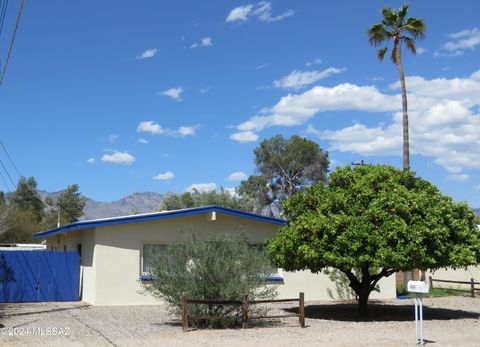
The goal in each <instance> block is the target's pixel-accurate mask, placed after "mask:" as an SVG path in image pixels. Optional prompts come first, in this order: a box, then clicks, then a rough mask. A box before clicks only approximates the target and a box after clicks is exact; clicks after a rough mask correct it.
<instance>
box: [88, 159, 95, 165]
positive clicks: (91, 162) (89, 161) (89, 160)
mask: <svg viewBox="0 0 480 347" xmlns="http://www.w3.org/2000/svg"><path fill="white" fill-rule="evenodd" d="M95 162H96V160H95V158H88V159H87V163H89V164H94V163H95Z"/></svg>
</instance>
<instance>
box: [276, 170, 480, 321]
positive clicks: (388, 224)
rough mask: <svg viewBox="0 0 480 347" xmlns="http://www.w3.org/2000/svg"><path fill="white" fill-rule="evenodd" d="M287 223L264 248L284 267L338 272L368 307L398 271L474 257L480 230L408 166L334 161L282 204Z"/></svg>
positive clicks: (479, 249)
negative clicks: (322, 180)
mask: <svg viewBox="0 0 480 347" xmlns="http://www.w3.org/2000/svg"><path fill="white" fill-rule="evenodd" d="M284 216H285V217H286V218H287V220H288V224H287V225H286V226H285V227H283V228H282V229H281V231H280V233H279V234H278V236H277V237H275V238H274V239H272V240H271V241H270V242H269V243H268V245H267V250H268V253H269V255H270V257H271V259H272V261H273V262H274V263H275V264H278V265H279V266H280V267H282V268H284V269H286V270H288V271H295V270H304V269H309V270H311V271H313V272H319V271H321V270H323V269H326V268H336V269H338V270H340V271H341V272H342V273H344V274H345V275H346V276H347V278H348V280H349V285H350V287H351V288H352V290H353V291H354V292H355V293H356V295H357V296H358V298H359V301H358V302H359V313H360V315H361V316H365V315H366V314H367V303H368V298H369V296H370V293H371V291H372V290H374V288H375V287H376V285H377V283H378V281H379V280H380V279H381V278H383V277H388V276H390V275H392V274H393V273H395V272H397V271H405V270H410V269H412V268H418V269H438V268H441V267H447V266H451V267H465V266H468V265H474V264H477V263H479V262H480V230H479V229H478V228H477V227H476V226H475V223H474V219H475V214H474V212H473V211H472V210H471V209H470V208H469V207H468V205H467V204H466V203H456V202H454V201H453V200H452V199H451V198H450V197H447V196H445V195H443V194H442V193H441V192H440V191H439V190H438V188H437V187H435V186H434V185H432V184H431V183H429V182H427V181H425V180H423V179H421V178H419V177H416V176H415V174H414V173H412V172H411V171H410V170H398V169H395V168H393V167H391V166H373V165H363V166H358V167H356V168H351V167H344V168H337V170H336V171H335V172H333V173H332V174H331V175H330V177H329V180H328V184H327V185H326V186H325V185H323V184H317V185H315V186H313V187H311V188H309V189H308V190H306V191H305V192H302V193H298V194H296V195H294V196H293V197H292V198H290V199H289V200H287V201H286V202H285V203H284Z"/></svg>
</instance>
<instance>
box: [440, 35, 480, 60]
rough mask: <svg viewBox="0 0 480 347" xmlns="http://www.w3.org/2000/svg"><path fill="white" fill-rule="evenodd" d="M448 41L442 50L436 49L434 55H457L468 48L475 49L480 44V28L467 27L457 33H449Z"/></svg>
mask: <svg viewBox="0 0 480 347" xmlns="http://www.w3.org/2000/svg"><path fill="white" fill-rule="evenodd" d="M447 37H448V38H449V39H450V41H447V42H446V43H444V44H443V45H442V48H441V50H440V51H435V52H434V54H433V56H434V57H455V56H460V55H463V54H464V52H465V51H466V50H474V49H475V48H476V47H477V46H478V45H480V29H479V28H472V29H465V30H462V31H459V32H456V33H451V34H448V35H447Z"/></svg>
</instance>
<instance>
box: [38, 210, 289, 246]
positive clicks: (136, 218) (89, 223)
mask: <svg viewBox="0 0 480 347" xmlns="http://www.w3.org/2000/svg"><path fill="white" fill-rule="evenodd" d="M207 212H220V213H223V214H227V215H231V216H236V217H242V218H247V219H251V220H256V221H260V222H265V223H271V224H276V225H284V224H285V223H286V222H287V221H286V220H285V219H281V218H274V217H266V216H262V215H259V214H255V213H250V212H245V211H240V210H234V209H231V208H226V207H221V206H215V205H213V206H202V207H194V208H185V209H182V210H173V211H162V212H153V213H144V214H135V215H130V216H119V217H111V218H101V219H92V220H85V221H79V222H76V223H72V224H67V225H63V226H61V227H59V228H55V229H51V230H46V231H42V232H38V233H36V234H33V238H35V239H40V238H43V237H48V236H53V235H58V234H64V233H67V232H71V231H75V230H82V229H88V228H95V227H101V226H107V225H115V224H129V223H140V222H148V221H155V220H160V219H168V218H178V217H185V216H191V215H196V214H201V213H207Z"/></svg>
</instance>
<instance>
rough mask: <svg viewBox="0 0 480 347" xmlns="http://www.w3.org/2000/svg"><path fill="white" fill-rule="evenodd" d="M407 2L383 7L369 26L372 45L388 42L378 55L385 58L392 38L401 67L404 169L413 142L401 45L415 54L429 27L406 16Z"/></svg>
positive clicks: (381, 58) (393, 51)
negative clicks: (396, 6) (418, 42)
mask: <svg viewBox="0 0 480 347" xmlns="http://www.w3.org/2000/svg"><path fill="white" fill-rule="evenodd" d="M408 6H409V5H407V4H405V5H403V6H402V7H401V8H399V9H392V8H389V7H384V8H383V9H382V16H383V19H382V21H381V22H380V23H377V24H374V25H372V26H371V27H370V28H369V29H368V42H369V43H370V44H371V45H372V46H380V45H383V44H385V47H384V48H380V49H379V50H378V52H377V57H378V59H379V60H380V61H382V60H383V58H384V57H385V53H387V49H388V47H387V46H388V43H389V42H390V41H392V42H393V48H392V55H391V59H392V62H393V63H394V64H395V65H396V66H397V68H398V73H399V74H400V83H401V87H402V109H403V118H402V123H403V168H404V169H405V170H408V169H410V142H409V135H408V112H407V88H406V85H405V72H404V71H403V65H402V45H403V44H405V46H406V47H407V49H408V50H410V52H412V54H416V53H417V50H416V48H415V40H421V39H423V38H424V37H425V31H426V26H425V23H424V22H423V19H420V18H411V17H410V18H407V13H408Z"/></svg>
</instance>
